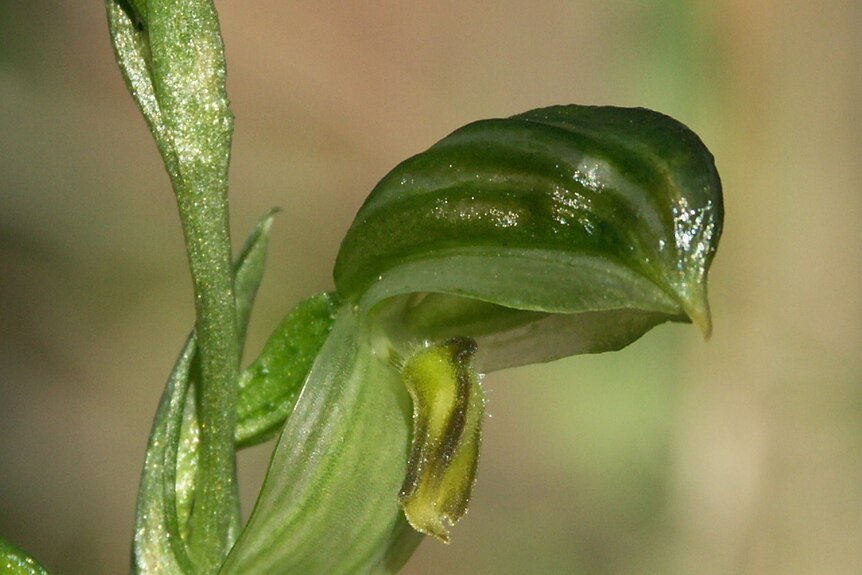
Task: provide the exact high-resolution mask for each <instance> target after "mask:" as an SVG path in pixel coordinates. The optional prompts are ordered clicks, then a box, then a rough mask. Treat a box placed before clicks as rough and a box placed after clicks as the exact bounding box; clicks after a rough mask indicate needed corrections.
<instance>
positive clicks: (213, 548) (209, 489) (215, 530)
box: [177, 190, 239, 572]
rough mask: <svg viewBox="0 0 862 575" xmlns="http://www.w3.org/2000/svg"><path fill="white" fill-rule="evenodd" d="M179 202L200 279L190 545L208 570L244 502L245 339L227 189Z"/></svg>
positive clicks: (181, 195) (195, 193)
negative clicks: (239, 482)
mask: <svg viewBox="0 0 862 575" xmlns="http://www.w3.org/2000/svg"><path fill="white" fill-rule="evenodd" d="M177 205H178V207H179V212H180V218H181V221H182V226H183V233H184V235H185V240H186V249H187V251H188V257H189V264H190V267H191V273H192V283H193V285H194V296H195V312H196V316H197V320H196V324H195V326H196V331H197V337H198V354H199V355H198V357H199V361H200V369H201V378H200V389H199V390H198V421H199V423H200V441H201V443H200V461H199V468H198V474H197V476H196V481H195V484H196V485H195V506H194V515H193V516H194V523H193V525H192V530H191V540H190V547H191V549H192V552H193V555H194V557H195V559H196V560H197V561H198V562H200V564H201V567H202V568H203V571H204V572H208V571H209V570H210V569H211V568H213V567H215V566H217V565H218V563H219V562H220V560H221V559H222V557H223V553H224V552H225V551H226V549H225V545H226V543H228V535H227V534H228V533H229V531H230V528H231V526H232V524H233V519H232V513H231V512H230V510H231V509H232V508H233V507H234V506H235V501H236V480H235V477H236V472H235V448H234V443H233V430H234V428H235V418H236V394H237V389H236V379H237V377H238V369H239V344H238V330H237V321H236V304H235V299H234V291H233V276H232V272H231V259H230V251H231V250H230V235H229V231H228V217H227V210H228V208H227V196H226V193H219V190H191V191H190V190H183V191H179V190H178V193H177ZM228 544H229V543H228Z"/></svg>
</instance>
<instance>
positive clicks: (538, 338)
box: [335, 106, 723, 372]
mask: <svg viewBox="0 0 862 575" xmlns="http://www.w3.org/2000/svg"><path fill="white" fill-rule="evenodd" d="M722 218H723V208H722V198H721V184H720V181H719V178H718V174H717V172H716V170H715V166H714V164H713V158H712V155H711V154H710V153H709V151H708V150H707V149H706V147H705V146H704V145H703V143H702V142H701V141H700V139H699V138H698V137H697V136H696V135H695V134H694V133H693V132H691V131H690V130H689V129H688V128H686V127H685V126H683V125H682V124H680V123H679V122H677V121H676V120H673V119H671V118H669V117H667V116H664V115H662V114H659V113H657V112H653V111H650V110H645V109H639V108H635V109H629V108H614V107H589V106H557V107H551V108H544V109H539V110H533V111H531V112H527V113H525V114H520V115H518V116H513V117H512V118H508V119H495V120H484V121H479V122H475V123H473V124H470V125H468V126H465V127H464V128H461V129H460V130H457V131H455V132H454V133H453V134H451V135H450V136H448V137H446V138H444V139H443V140H442V141H440V142H439V143H437V144H436V145H434V146H432V147H431V148H430V149H429V150H428V151H426V152H424V153H421V154H419V155H417V156H414V157H413V158H410V159H409V160H407V161H405V162H403V163H402V164H400V165H399V166H398V167H397V168H395V169H394V170H393V171H392V172H390V173H389V174H388V175H387V176H386V177H385V178H384V179H383V180H382V181H381V182H380V183H379V184H378V185H377V187H376V188H375V189H374V191H373V192H372V193H371V196H370V197H369V198H368V199H367V200H366V202H365V204H364V205H363V206H362V208H361V209H360V210H359V213H358V214H357V216H356V219H355V220H354V223H353V225H352V226H351V228H350V230H349V231H348V233H347V236H346V237H345V239H344V241H343V242H342V245H341V250H340V252H339V254H338V259H337V262H336V267H335V282H336V287H337V289H338V292H339V293H340V294H341V295H342V296H344V297H345V299H347V300H348V301H352V302H354V303H355V304H356V305H359V306H360V310H361V313H362V314H363V315H364V316H368V314H369V313H370V312H371V311H372V310H373V309H374V308H375V307H376V306H378V304H379V303H380V302H382V301H384V300H387V299H390V298H393V297H395V296H401V298H402V299H403V300H404V301H402V302H400V303H398V304H397V305H399V306H401V311H400V320H401V321H402V322H403V325H400V326H394V327H393V328H392V329H393V333H401V334H408V335H409V336H410V337H413V338H418V339H420V340H421V339H428V340H432V341H437V340H439V339H440V338H443V337H450V336H453V335H454V336H467V337H472V338H474V339H475V340H476V341H477V342H478V344H479V353H478V355H477V357H476V365H477V368H478V369H479V370H480V371H483V372H484V371H490V370H493V369H499V368H501V367H508V366H512V365H520V364H524V363H533V362H536V361H547V360H550V359H555V358H558V357H563V356H567V355H573V354H576V353H593V352H601V351H608V350H613V349H619V348H620V347H622V346H624V345H626V344H628V343H630V342H631V341H633V340H634V339H637V338H638V337H640V335H642V334H643V333H644V332H646V331H647V330H648V329H650V328H651V327H653V326H654V325H656V324H658V323H662V322H664V321H694V322H695V323H697V324H698V325H699V326H700V328H701V329H702V330H703V332H704V334H707V335H708V334H709V332H710V329H711V321H710V314H709V307H708V304H707V299H706V274H707V271H708V269H709V266H710V263H711V261H712V258H713V255H714V253H715V249H716V246H717V243H718V239H719V236H720V234H721V227H722ZM428 294H431V295H428ZM395 305H396V304H393V303H390V304H389V307H390V308H391V307H392V306H395Z"/></svg>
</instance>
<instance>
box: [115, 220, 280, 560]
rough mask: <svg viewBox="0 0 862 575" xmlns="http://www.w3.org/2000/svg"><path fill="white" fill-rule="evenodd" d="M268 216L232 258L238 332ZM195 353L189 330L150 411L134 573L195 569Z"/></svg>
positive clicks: (255, 281)
mask: <svg viewBox="0 0 862 575" xmlns="http://www.w3.org/2000/svg"><path fill="white" fill-rule="evenodd" d="M273 217H274V211H271V212H269V213H267V214H266V215H264V217H263V218H262V219H261V220H260V222H259V223H258V225H257V227H256V228H255V230H254V232H253V233H252V235H251V236H250V237H249V239H248V241H247V243H246V247H245V248H244V249H243V250H242V252H241V253H240V256H239V257H238V259H237V262H236V264H235V272H236V279H235V282H236V293H237V308H238V315H239V316H240V318H241V320H242V321H243V324H242V327H243V330H242V331H243V333H244V332H245V324H246V323H247V322H248V319H249V311H248V310H250V309H251V306H252V303H253V301H254V297H255V295H256V293H257V288H258V286H259V285H260V280H261V278H262V275H263V268H264V262H265V260H266V253H267V246H268V242H269V230H270V227H271V225H272V219H273ZM242 310H245V311H242ZM196 353H197V349H196V336H195V334H194V332H192V334H191V335H190V336H189V338H188V340H187V341H186V344H185V346H184V347H183V350H182V352H181V353H180V356H179V358H178V359H177V362H176V364H175V366H174V369H173V371H172V373H171V376H170V377H169V378H168V382H167V385H166V387H165V391H164V392H163V394H162V399H161V401H160V403H159V407H158V410H157V411H156V416H155V420H154V422H153V429H152V431H151V433H150V439H149V444H148V446H147V455H146V459H145V462H144V470H143V473H142V476H141V485H140V488H139V490H138V506H137V514H136V519H135V536H134V543H133V553H132V554H133V568H134V571H135V572H136V573H142V574H156V573H158V574H164V573H177V574H188V573H194V572H195V570H196V565H195V561H194V559H193V557H192V556H191V554H190V552H189V550H188V547H187V540H188V533H189V530H188V524H189V519H190V515H191V508H192V503H193V500H194V484H195V474H196V473H197V466H198V457H199V455H198V449H199V430H198V426H197V420H196V416H195V410H194V406H195V402H194V400H193V397H192V393H191V390H192V389H193V385H194V383H195V382H196V381H199V379H198V378H199V367H198V366H197V365H196V361H195V355H196ZM238 522H239V510H238V509H237V510H235V513H234V518H233V519H232V524H233V526H232V529H231V532H230V534H229V537H230V538H231V541H233V540H234V539H235V537H236V535H237V531H238Z"/></svg>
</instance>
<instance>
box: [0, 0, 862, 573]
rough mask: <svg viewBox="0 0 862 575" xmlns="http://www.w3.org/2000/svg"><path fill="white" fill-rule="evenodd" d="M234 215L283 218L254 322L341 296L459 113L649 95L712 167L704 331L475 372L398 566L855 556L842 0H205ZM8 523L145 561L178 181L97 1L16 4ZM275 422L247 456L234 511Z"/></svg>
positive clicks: (169, 342)
mask: <svg viewBox="0 0 862 575" xmlns="http://www.w3.org/2000/svg"><path fill="white" fill-rule="evenodd" d="M219 9H220V10H221V17H222V25H223V30H224V34H225V37H226V42H227V57H228V70H229V77H228V82H229V84H228V87H229V91H230V94H231V98H232V101H233V106H234V113H235V114H236V116H237V128H236V137H235V144H234V154H233V166H232V179H231V186H232V198H233V203H232V207H233V216H234V226H235V227H234V237H235V238H241V237H244V236H245V234H246V233H247V231H248V230H249V229H250V228H251V226H252V225H253V223H254V221H255V219H256V218H257V216H258V215H259V214H260V213H262V212H264V211H265V210H266V209H267V208H269V207H270V206H271V205H273V204H276V205H280V206H281V207H282V208H284V210H285V212H284V213H283V214H282V215H280V216H279V217H278V219H277V220H276V223H275V227H274V233H273V239H272V242H273V247H272V252H271V253H272V256H271V257H272V260H271V264H272V265H271V268H270V270H269V271H268V274H267V276H266V277H265V279H264V287H263V290H262V292H261V297H260V303H259V309H258V311H257V312H256V314H255V317H254V318H253V320H252V331H251V333H250V337H249V340H250V343H249V349H250V350H251V351H252V352H254V351H257V350H259V349H260V346H261V345H262V343H263V341H264V339H265V337H266V335H267V334H268V332H269V331H271V330H272V329H273V328H274V327H275V326H276V325H277V322H278V318H280V317H281V316H282V315H283V314H284V313H285V312H286V311H287V310H288V309H289V307H290V306H291V305H292V304H293V303H295V302H296V301H298V300H299V299H300V298H301V297H303V296H305V295H308V294H311V293H313V292H317V291H321V290H324V289H329V288H331V287H332V280H331V275H330V274H331V266H332V263H333V260H334V256H335V253H336V250H337V248H338V243H339V241H340V238H341V237H342V235H343V233H344V231H345V230H346V229H347V226H348V225H349V223H350V221H351V219H352V216H353V214H354V213H355V211H356V209H357V208H358V207H359V205H360V203H361V202H362V200H363V199H364V197H365V195H366V194H367V193H368V192H369V191H370V190H371V188H372V186H373V185H374V183H376V181H377V180H378V179H379V178H380V177H382V176H383V175H384V174H385V173H386V172H387V171H388V170H389V169H390V168H391V167H393V166H394V165H395V164H396V163H397V162H399V161H400V160H402V159H404V158H405V157H407V156H409V155H411V154H413V153H415V152H417V151H420V150H422V149H425V148H427V147H428V146H429V145H430V144H431V143H433V142H434V141H436V140H438V139H439V138H440V137H442V136H444V135H445V134H446V133H448V132H449V131H451V130H453V129H455V128H456V127H458V126H460V125H462V124H464V123H467V122H469V121H471V120H474V119H477V118H482V117H490V116H506V115H511V114H514V113H517V112H520V111H523V110H526V109H530V108H535V107H538V106H543V105H548V104H553V103H566V102H574V103H583V104H589V103H606V104H616V105H643V106H647V107H651V108H655V109H658V110H660V111H662V112H665V113H668V114H670V115H672V116H674V117H676V118H678V119H680V120H681V121H683V122H685V123H687V124H688V125H689V126H690V127H691V128H692V129H694V130H695V131H696V132H698V133H699V134H700V135H701V137H702V138H703V140H704V141H705V142H706V143H707V145H708V146H709V147H710V148H711V149H712V151H713V152H714V154H715V156H716V159H717V164H718V167H719V170H720V172H721V174H722V178H723V181H724V186H725V194H726V197H725V199H726V211H727V217H726V228H725V234H724V237H723V240H722V247H721V249H720V250H719V254H718V257H717V259H716V262H715V265H714V267H713V271H712V277H711V299H712V308H713V313H714V318H715V334H714V336H713V338H712V340H711V341H710V342H708V343H707V344H704V343H703V342H702V341H700V340H699V336H698V334H697V332H696V330H694V329H692V328H688V329H686V328H685V327H683V326H665V327H662V328H659V329H658V330H657V331H655V332H654V333H651V334H649V335H648V336H646V337H645V338H644V339H643V340H641V341H639V342H637V343H636V344H635V345H634V346H633V347H631V348H629V349H627V350H624V351H623V352H620V353H617V354H610V355H602V356H596V357H580V358H574V359H569V360H565V361H561V362H557V363H553V364H548V365H542V366H535V367H531V368H524V369H519V370H513V371H509V372H505V373H501V374H493V375H491V376H489V377H488V378H486V380H485V386H486V388H487V389H488V393H489V399H490V403H489V412H490V414H491V419H490V420H488V422H487V424H486V426H485V429H486V439H485V445H484V449H483V454H482V462H481V465H480V470H479V481H478V484H477V487H476V491H475V500H474V502H473V505H472V508H471V510H470V512H469V513H468V515H467V517H466V518H465V519H464V521H462V522H461V523H460V524H459V525H458V527H457V528H456V529H455V530H454V531H453V543H452V544H451V545H450V546H448V547H445V546H443V545H441V544H438V543H437V542H435V541H427V542H425V543H423V545H422V547H421V548H420V550H419V552H418V553H417V555H416V557H415V559H414V560H413V561H412V562H411V563H410V564H409V565H408V568H407V569H406V573H410V574H424V573H518V574H529V573H536V574H546V573H578V574H602V575H604V574H617V573H619V574H622V573H626V574H632V573H634V574H637V573H644V574H646V573H679V574H687V573H698V574H704V575H710V574H726V573H750V574H758V575H760V574H773V573H774V574H778V573H781V574H782V575H783V574H812V575H814V574H820V573H830V574H844V573H846V574H855V573H859V572H862V546H860V545H859V541H862V496H860V491H859V485H860V484H862V387H860V383H862V356H860V355H859V352H858V350H859V348H860V343H862V321H860V320H862V298H860V296H859V294H860V292H862V271H860V267H859V265H858V258H859V255H858V252H859V246H860V245H862V226H860V224H859V223H858V220H859V214H860V213H862V210H860V208H862V205H860V204H862V196H860V194H859V193H858V190H859V188H860V184H862V168H860V167H859V162H858V157H859V152H860V151H862V150H861V149H860V148H862V146H860V144H862V140H860V136H859V134H860V133H862V130H860V128H862V125H860V112H859V107H858V102H859V101H860V100H862V76H860V75H859V73H858V70H859V69H860V62H859V59H860V57H859V54H860V53H862V50H860V48H862V46H860V39H859V38H860V36H859V34H858V30H857V28H858V26H857V25H856V24H855V23H856V22H859V21H862V18H860V17H862V14H860V6H859V4H858V3H857V2H853V1H852V0H826V1H825V2H818V3H811V2H802V1H801V0H785V1H782V2H756V3H747V2H741V1H739V0H719V1H716V2H711V3H701V2H684V1H682V0H663V1H659V2H639V1H634V0H613V1H610V2H604V1H599V0H578V1H575V2H563V1H556V2H555V1H543V2H531V3H523V2H514V1H507V2H498V3H494V4H493V5H491V4H488V5H483V4H481V3H473V4H467V5H464V4H463V3H454V2H444V3H421V4H420V3H397V2H384V3H380V4H376V5H373V6H371V5H366V4H362V5H360V4H356V5H355V6H354V5H349V6H347V5H345V4H344V3H337V2H331V1H327V2H318V3H312V4H307V5H306V4H303V3H283V2H274V1H266V2H257V3H239V2H233V3H228V2H220V3H219ZM0 38H2V39H3V41H2V42H0V112H2V113H0V409H2V411H0V461H2V467H0V534H2V535H3V536H4V537H8V538H10V539H12V540H14V541H15V542H16V543H17V544H19V545H20V546H22V547H23V548H25V549H27V550H28V551H29V552H30V553H32V554H33V555H35V556H36V557H38V558H39V559H40V560H42V561H43V562H44V563H45V564H46V565H47V566H48V567H49V568H52V569H53V570H54V571H56V572H57V573H70V574H75V573H81V574H84V573H86V574H93V573H117V572H122V571H125V569H126V567H127V564H128V553H129V544H130V539H131V530H132V516H133V509H134V497H135V491H136V489H137V482H138V476H139V473H140V468H141V465H142V462H143V453H144V447H145V445H146V435H147V433H148V429H149V425H150V421H151V417H152V414H153V413H154V410H155V406H156V402H157V399H158V396H159V394H160V392H161V386H162V385H163V381H164V378H165V377H166V375H167V373H168V370H169V369H170V366H171V364H172V362H173V359H174V356H175V354H176V353H177V351H178V350H179V348H180V345H181V344H182V341H183V339H184V337H185V335H186V333H187V331H188V328H189V326H190V325H191V322H192V317H193V305H192V301H191V287H190V282H189V278H188V273H187V271H186V269H185V261H184V255H183V249H182V245H181V234H180V231H179V224H178V221H177V217H176V215H175V209H174V206H173V199H172V197H171V193H170V187H169V184H168V181H167V177H166V175H165V174H164V171H163V169H162V167H161V165H160V160H159V158H158V154H157V153H156V150H155V146H154V145H153V143H152V141H151V139H150V136H149V134H148V133H147V131H146V128H145V126H144V123H143V121H142V119H141V118H140V116H139V114H138V113H137V111H136V110H135V108H134V106H133V104H132V102H131V99H130V98H129V96H128V95H127V94H126V93H125V88H124V86H123V84H122V80H121V79H120V75H119V72H118V71H117V68H116V65H115V63H114V62H113V55H112V53H111V49H110V45H109V42H108V35H107V30H106V25H105V21H104V14H103V10H102V6H101V4H100V3H98V2H93V3H70V2H58V1H56V0H54V1H50V0H49V1H46V2H42V3H23V2H10V1H6V2H2V3H0ZM270 448H271V444H267V445H264V446H261V447H258V448H255V449H253V450H251V452H250V453H248V454H245V453H244V454H243V456H242V457H241V465H242V469H241V481H242V482H244V483H245V487H244V492H245V497H246V510H248V508H250V505H251V502H252V501H253V494H254V492H255V490H256V487H255V483H256V482H259V481H260V479H261V478H262V474H263V470H264V466H265V463H266V458H267V451H268V449H270Z"/></svg>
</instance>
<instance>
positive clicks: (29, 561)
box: [0, 537, 48, 575]
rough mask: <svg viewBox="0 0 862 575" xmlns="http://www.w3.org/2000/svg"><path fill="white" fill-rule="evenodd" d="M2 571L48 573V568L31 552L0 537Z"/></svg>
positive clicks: (7, 574) (31, 574)
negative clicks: (34, 557) (32, 555)
mask: <svg viewBox="0 0 862 575" xmlns="http://www.w3.org/2000/svg"><path fill="white" fill-rule="evenodd" d="M0 573H2V574H3V575H48V570H47V569H45V568H44V567H42V565H40V564H39V562H38V561H36V560H35V559H33V557H31V556H30V554H29V553H27V552H26V551H23V550H22V549H19V548H18V547H16V546H15V545H12V544H11V543H10V542H9V541H6V540H5V539H3V538H2V537H0Z"/></svg>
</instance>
